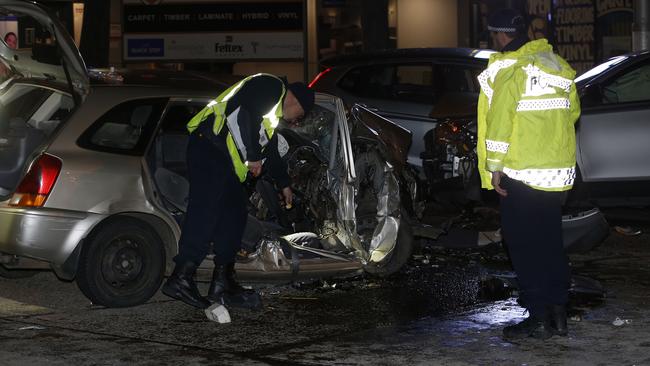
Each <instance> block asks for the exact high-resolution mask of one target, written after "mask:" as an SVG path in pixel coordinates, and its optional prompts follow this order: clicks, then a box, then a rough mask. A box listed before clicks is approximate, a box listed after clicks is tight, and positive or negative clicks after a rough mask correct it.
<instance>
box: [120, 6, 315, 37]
mask: <svg viewBox="0 0 650 366" xmlns="http://www.w3.org/2000/svg"><path fill="white" fill-rule="evenodd" d="M123 14H124V19H123V20H124V21H123V24H124V32H125V33H141V32H147V33H151V32H165V33H188V32H222V31H225V32H233V31H234V32H236V31H289V30H294V31H301V30H302V28H303V4H302V2H276V3H268V2H238V3H234V2H233V3H197V4H191V5H189V4H180V3H171V4H168V3H162V4H160V5H156V6H150V5H142V4H125V5H124V11H123Z"/></svg>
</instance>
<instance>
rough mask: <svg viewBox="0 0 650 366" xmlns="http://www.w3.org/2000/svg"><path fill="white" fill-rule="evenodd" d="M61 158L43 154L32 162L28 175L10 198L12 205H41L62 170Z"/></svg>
mask: <svg viewBox="0 0 650 366" xmlns="http://www.w3.org/2000/svg"><path fill="white" fill-rule="evenodd" d="M61 165H62V164H61V160H59V159H57V158H55V157H54V156H52V155H47V154H43V155H41V156H40V157H39V158H38V159H36V161H35V162H34V163H33V164H32V166H31V167H30V168H29V171H28V172H27V175H25V177H24V178H23V180H22V181H21V182H20V184H19V185H18V188H17V189H16V192H14V194H13V196H11V199H10V200H9V205H11V206H21V207H40V206H43V204H44V203H45V200H47V196H48V195H49V194H50V191H52V187H54V183H55V182H56V178H57V177H58V176H59V172H61Z"/></svg>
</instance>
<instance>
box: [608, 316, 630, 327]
mask: <svg viewBox="0 0 650 366" xmlns="http://www.w3.org/2000/svg"><path fill="white" fill-rule="evenodd" d="M630 323H631V321H630V320H629V319H621V318H619V317H616V319H614V321H613V322H612V324H613V325H615V326H617V327H620V326H621V325H624V324H630Z"/></svg>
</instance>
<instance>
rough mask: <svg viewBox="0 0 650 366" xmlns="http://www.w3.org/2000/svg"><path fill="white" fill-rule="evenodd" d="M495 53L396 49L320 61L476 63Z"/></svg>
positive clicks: (332, 63)
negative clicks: (447, 60) (412, 60)
mask: <svg viewBox="0 0 650 366" xmlns="http://www.w3.org/2000/svg"><path fill="white" fill-rule="evenodd" d="M493 52H495V51H492V50H487V49H478V48H458V47H456V48H451V47H450V48H398V49H390V50H379V51H373V52H366V53H360V54H354V55H340V56H334V57H330V58H327V59H324V60H322V61H321V64H322V65H323V66H327V67H335V66H341V65H347V64H355V63H363V62H368V61H375V60H382V61H383V60H386V59H410V58H413V59H417V58H454V59H472V60H477V62H487V58H488V57H489V54H491V53H493Z"/></svg>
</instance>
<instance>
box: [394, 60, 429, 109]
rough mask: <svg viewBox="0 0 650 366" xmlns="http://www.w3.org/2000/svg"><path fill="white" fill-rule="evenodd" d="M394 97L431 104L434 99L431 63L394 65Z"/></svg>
mask: <svg viewBox="0 0 650 366" xmlns="http://www.w3.org/2000/svg"><path fill="white" fill-rule="evenodd" d="M392 95H393V98H394V99H397V100H403V101H405V102H414V103H423V104H431V103H433V101H434V89H433V67H432V65H431V64H415V65H398V66H396V67H395V83H394V85H393V89H392Z"/></svg>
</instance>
